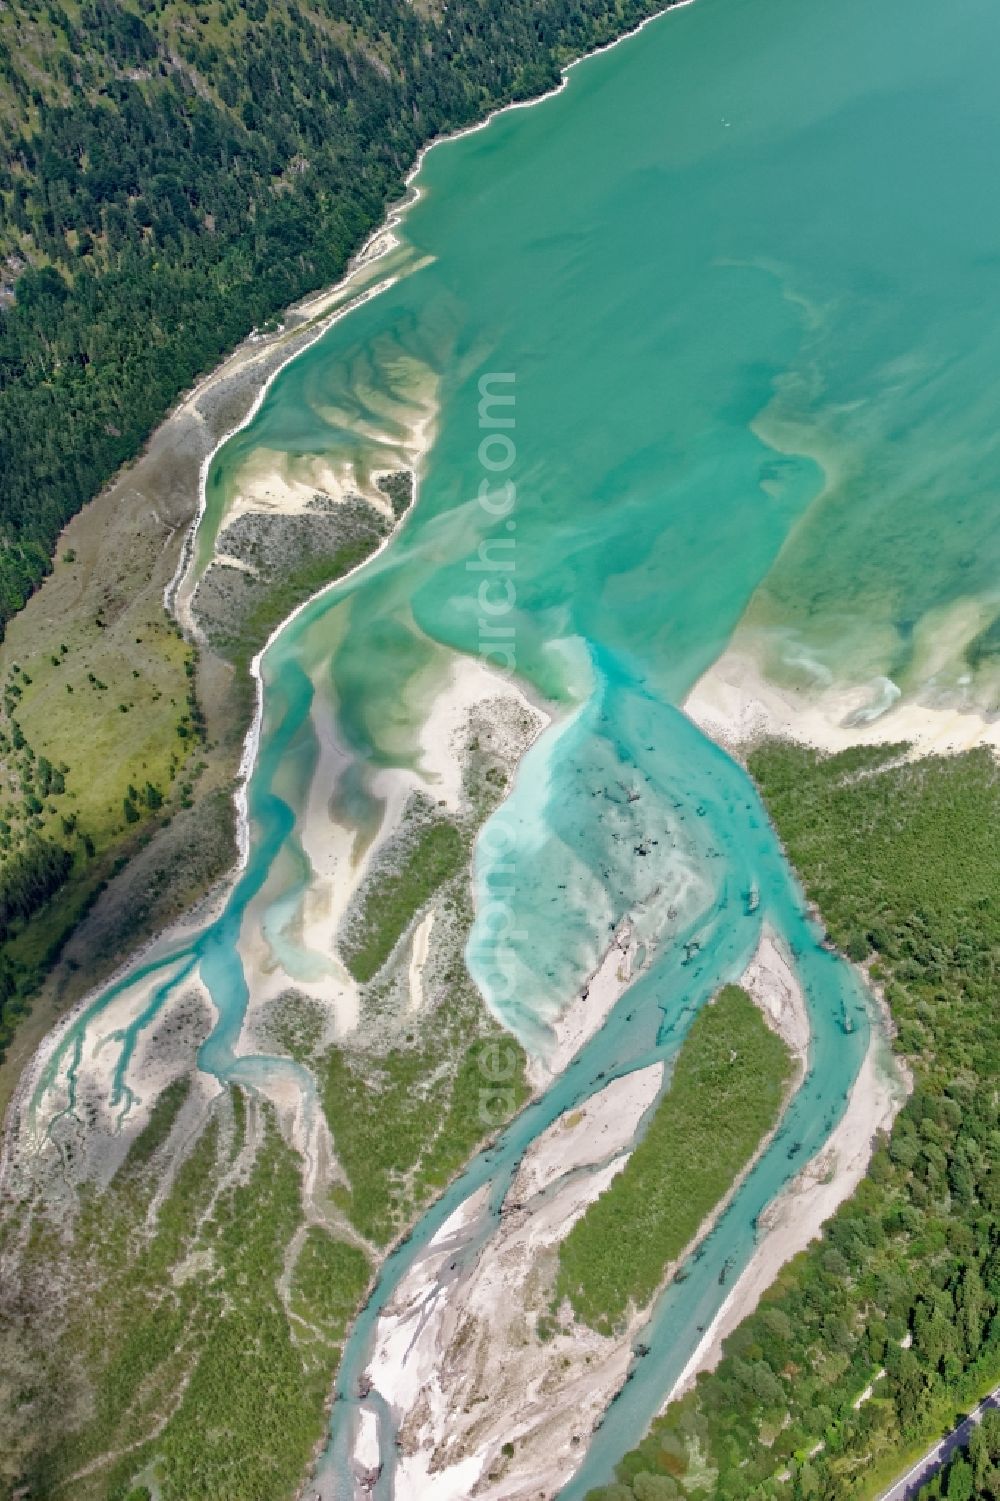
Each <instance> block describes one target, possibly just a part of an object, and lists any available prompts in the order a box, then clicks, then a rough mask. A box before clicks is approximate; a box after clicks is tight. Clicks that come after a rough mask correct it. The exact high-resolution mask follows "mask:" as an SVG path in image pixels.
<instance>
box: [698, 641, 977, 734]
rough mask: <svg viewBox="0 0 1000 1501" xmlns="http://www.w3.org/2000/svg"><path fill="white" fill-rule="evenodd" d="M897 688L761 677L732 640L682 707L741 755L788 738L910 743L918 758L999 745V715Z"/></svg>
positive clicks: (885, 682)
mask: <svg viewBox="0 0 1000 1501" xmlns="http://www.w3.org/2000/svg"><path fill="white" fill-rule="evenodd" d="M886 687H888V689H889V692H888V693H887V694H886V697H887V699H888V700H890V701H889V702H888V703H887V706H886V707H885V708H884V709H882V710H881V712H873V711H872V710H871V709H870V707H869V706H870V705H871V702H872V699H873V697H875V696H877V695H878V693H879V692H880V691H882V692H885V689H886ZM893 689H894V685H892V684H889V683H888V680H879V681H878V682H874V683H869V684H865V685H863V686H861V687H855V688H848V687H836V686H835V687H831V688H827V689H825V690H822V691H817V692H814V693H807V692H805V691H796V690H794V689H791V688H783V687H780V686H779V685H777V684H775V683H773V682H771V681H770V680H769V679H767V678H766V677H765V676H764V674H763V672H762V670H761V668H760V665H759V663H758V661H757V660H756V658H755V657H754V656H753V654H752V653H751V652H750V651H748V650H746V649H741V648H737V647H732V646H731V647H729V648H728V649H727V650H726V651H724V652H723V653H722V655H721V656H720V657H718V658H717V659H716V661H715V662H714V663H713V664H712V666H711V667H710V668H709V669H708V671H707V672H705V673H703V675H702V676H701V677H700V678H699V679H698V681H697V683H695V685H694V687H693V688H692V689H691V692H690V693H689V694H688V696H687V698H686V699H685V701H684V705H683V708H684V712H685V713H686V714H687V716H688V718H689V719H691V720H693V722H694V723H695V724H696V725H697V726H698V728H699V729H700V730H702V731H703V733H704V734H706V735H707V736H708V737H709V739H710V740H714V741H715V742H716V744H718V745H721V746H723V747H724V748H725V749H726V750H728V751H730V752H731V753H733V754H734V755H736V756H737V757H741V756H742V755H744V754H745V752H746V750H747V748H748V747H750V746H752V745H753V744H755V743H756V742H758V741H760V740H763V739H776V740H791V741H795V742H797V743H799V744H804V745H810V746H813V747H815V748H816V749H817V750H821V751H828V752H831V753H832V752H836V751H842V750H847V749H848V748H849V747H851V746H855V745H885V744H893V743H896V742H900V741H907V742H908V743H909V745H910V751H909V753H908V754H909V755H910V756H911V757H914V758H915V757H917V756H931V755H955V754H959V753H960V752H962V751H967V750H973V749H975V748H976V747H978V746H989V747H990V748H991V749H992V750H994V751H998V750H1000V716H998V717H997V718H989V717H987V716H986V715H985V714H984V713H983V712H982V711H981V710H980V709H978V708H977V707H975V706H973V705H971V704H970V705H968V706H965V707H960V706H948V705H945V704H933V703H930V704H927V703H921V702H919V701H915V700H913V699H910V698H903V697H898V698H895V699H892V692H893ZM895 692H897V693H898V690H895Z"/></svg>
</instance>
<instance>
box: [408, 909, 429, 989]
mask: <svg viewBox="0 0 1000 1501" xmlns="http://www.w3.org/2000/svg"><path fill="white" fill-rule="evenodd" d="M433 928H434V908H433V907H432V908H431V910H430V911H429V912H428V913H427V915H426V917H424V918H423V919H422V920H421V921H420V922H419V923H418V924H417V927H416V929H415V931H414V934H413V944H412V946H411V948H410V968H409V971H408V981H409V986H410V1010H411V1011H420V1010H422V1009H423V1004H424V988H423V973H424V965H425V964H426V963H427V956H428V954H429V953H430V947H431V933H432V931H433Z"/></svg>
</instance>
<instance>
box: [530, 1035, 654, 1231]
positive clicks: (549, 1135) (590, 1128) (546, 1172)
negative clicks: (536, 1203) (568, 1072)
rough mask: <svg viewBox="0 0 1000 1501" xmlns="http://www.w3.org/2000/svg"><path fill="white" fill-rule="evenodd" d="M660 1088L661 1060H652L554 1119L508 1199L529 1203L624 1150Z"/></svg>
mask: <svg viewBox="0 0 1000 1501" xmlns="http://www.w3.org/2000/svg"><path fill="white" fill-rule="evenodd" d="M662 1086H663V1064H662V1063H653V1064H651V1065H650V1066H649V1067H648V1068H641V1069H637V1070H636V1071H635V1072H634V1073H631V1074H625V1075H624V1076H623V1077H622V1078H620V1079H615V1080H613V1081H612V1082H611V1083H610V1084H609V1085H607V1086H606V1088H604V1089H602V1090H600V1091H599V1093H597V1094H595V1095H591V1097H590V1099H589V1100H585V1101H584V1103H583V1104H582V1105H581V1106H580V1107H579V1108H578V1109H577V1110H571V1111H569V1112H568V1113H567V1114H566V1115H561V1116H560V1117H559V1119H558V1120H556V1121H553V1123H552V1125H551V1126H550V1127H549V1128H548V1130H547V1131H544V1132H543V1133H542V1135H541V1136H539V1137H538V1138H537V1140H535V1141H534V1142H533V1143H532V1144H531V1147H530V1148H529V1149H528V1151H527V1152H526V1153H525V1154H524V1158H523V1160H522V1162H521V1166H520V1167H519V1168H518V1171H517V1176H516V1177H515V1179H514V1182H513V1183H512V1184H511V1189H510V1194H509V1199H510V1202H511V1203H512V1204H525V1203H527V1202H528V1200H529V1199H532V1198H534V1196H535V1195H536V1194H539V1193H541V1192H542V1190H543V1189H544V1188H548V1187H549V1186H550V1185H551V1184H553V1183H554V1182H556V1180H557V1179H559V1178H561V1177H563V1176H565V1174H566V1173H571V1172H574V1171H575V1170H576V1169H577V1168H580V1167H586V1166H589V1165H591V1164H593V1163H595V1162H600V1161H602V1160H604V1159H606V1158H608V1157H609V1156H611V1155H612V1154H613V1153H616V1152H621V1151H624V1150H625V1148H626V1147H627V1146H629V1145H630V1143H631V1141H632V1137H633V1136H634V1134H635V1129H636V1127H637V1125H638V1123H639V1121H641V1119H642V1117H643V1116H644V1115H645V1113H646V1111H647V1110H648V1109H649V1108H650V1106H651V1105H652V1104H653V1102H654V1100H655V1099H656V1096H657V1094H658V1093H659V1091H660V1089H661V1088H662Z"/></svg>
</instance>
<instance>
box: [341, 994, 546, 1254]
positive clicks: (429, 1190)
mask: <svg viewBox="0 0 1000 1501" xmlns="http://www.w3.org/2000/svg"><path fill="white" fill-rule="evenodd" d="M467 1033H468V1028H467V1027H466V1026H464V1025H463V1023H462V1021H461V1020H460V1018H459V1016H458V1015H457V1014H455V1015H454V1017H452V1018H449V1019H448V1020H446V1021H444V1023H443V1024H442V1025H441V1026H440V1027H439V1029H438V1030H437V1031H436V1034H435V1036H434V1038H433V1040H430V1041H429V1042H427V1043H426V1044H425V1045H424V1046H423V1047H419V1048H415V1049H412V1050H411V1049H407V1050H406V1051H403V1050H401V1049H399V1050H395V1051H393V1052H392V1053H390V1054H389V1055H388V1056H387V1057H386V1058H384V1059H381V1060H379V1061H378V1062H377V1063H375V1062H373V1061H372V1060H364V1061H361V1060H357V1059H352V1058H351V1057H350V1056H349V1055H348V1054H347V1053H345V1052H344V1051H342V1050H341V1049H339V1048H334V1049H333V1050H332V1051H331V1052H330V1054H329V1055H328V1056H327V1059H326V1062H325V1077H324V1085H323V1105H324V1109H325V1111H326V1115H327V1119H328V1121H329V1123H330V1128H331V1130H332V1132H333V1139H334V1144H335V1146H336V1150H337V1155H338V1157H339V1158H340V1161H341V1162H342V1163H343V1165H344V1168H345V1170H346V1172H347V1175H348V1177H349V1179H350V1181H351V1188H350V1191H349V1192H348V1193H346V1195H345V1197H344V1207H345V1208H346V1210H347V1212H348V1214H349V1215H350V1218H351V1221H352V1223H353V1224H355V1225H356V1226H357V1228H358V1229H359V1230H360V1231H361V1232H362V1233H363V1234H364V1235H366V1236H368V1237H369V1238H370V1239H371V1240H373V1241H375V1242H376V1243H378V1244H381V1245H385V1244H386V1243H387V1242H388V1241H390V1240H391V1239H392V1238H393V1236H394V1235H396V1234H398V1233H399V1231H400V1230H402V1229H403V1228H404V1227H405V1225H406V1224H407V1223H408V1222H409V1221H410V1220H411V1219H412V1218H413V1217H414V1215H415V1214H416V1213H417V1212H418V1211H419V1209H420V1208H421V1207H422V1206H423V1205H424V1204H426V1203H428V1202H429V1200H430V1199H431V1198H432V1197H433V1196H434V1194H435V1193H437V1192H439V1191H440V1190H441V1189H442V1188H443V1187H444V1186H445V1184H446V1183H447V1182H448V1181H449V1179H450V1178H451V1177H452V1176H453V1175H454V1174H455V1173H456V1172H457V1171H458V1169H459V1168H460V1167H461V1166H462V1164H463V1162H464V1161H465V1160H466V1158H467V1157H468V1156H469V1155H470V1153H471V1152H472V1151H473V1149H474V1148H475V1146H476V1145H477V1143H478V1142H479V1141H481V1140H482V1138H483V1137H484V1136H486V1135H488V1134H489V1132H490V1130H491V1129H493V1128H494V1127H495V1125H496V1124H497V1118H496V1117H495V1116H494V1114H493V1112H494V1110H495V1109H496V1108H497V1106H496V1103H495V1102H496V1100H497V1098H498V1095H497V1090H496V1088H495V1087H493V1086H492V1084H491V1080H492V1077H493V1075H494V1074H495V1072H496V1069H495V1060H496V1055H497V1050H498V1048H499V1050H500V1053H501V1055H502V1057H501V1064H502V1065H505V1066H506V1068H507V1069H509V1078H507V1079H506V1080H505V1083H504V1094H505V1099H504V1102H503V1103H504V1106H505V1110H504V1114H505V1116H509V1115H512V1114H513V1113H514V1111H515V1110H516V1109H517V1108H518V1107H519V1106H520V1105H522V1104H523V1103H524V1101H525V1100H526V1099H527V1096H528V1087H527V1084H526V1083H525V1079H524V1065H525V1058H524V1054H523V1052H522V1050H521V1048H520V1047H519V1046H518V1045H517V1044H516V1043H514V1042H513V1041H511V1040H510V1039H509V1038H506V1037H505V1038H503V1040H502V1041H501V1040H500V1037H499V1034H496V1035H493V1034H490V1035H484V1036H480V1037H475V1038H474V1039H470V1038H468V1036H467Z"/></svg>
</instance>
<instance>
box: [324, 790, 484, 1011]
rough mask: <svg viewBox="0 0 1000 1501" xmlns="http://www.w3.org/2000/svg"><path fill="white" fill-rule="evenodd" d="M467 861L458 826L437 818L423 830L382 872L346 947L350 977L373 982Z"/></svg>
mask: <svg viewBox="0 0 1000 1501" xmlns="http://www.w3.org/2000/svg"><path fill="white" fill-rule="evenodd" d="M467 859H468V843H467V840H466V838H465V836H464V835H463V834H462V833H461V832H460V830H458V829H457V828H456V827H455V825H454V824H451V823H447V822H446V821H445V820H443V819H438V820H436V821H434V822H433V823H428V824H425V825H424V826H423V827H422V828H420V829H418V830H417V832H416V833H415V834H414V835H413V837H412V839H411V840H409V841H408V842H407V843H406V844H405V845H404V847H403V849H402V851H401V852H400V853H399V854H398V856H397V860H398V864H397V866H396V868H395V869H392V870H386V871H381V870H380V871H379V872H377V874H376V875H375V876H374V877H373V878H372V879H371V880H370V881H369V883H368V885H367V886H366V889H365V891H364V893H363V904H362V907H361V911H360V913H359V914H358V916H357V918H356V920H355V922H354V923H353V924H352V925H351V928H350V930H349V932H348V934H347V936H346V938H345V940H344V942H343V943H342V944H341V953H342V954H343V957H344V962H345V963H346V965H347V967H348V969H349V970H350V972H351V974H352V975H353V976H354V978H355V979H356V980H360V981H362V982H364V981H367V980H371V979H373V978H374V976H375V975H377V974H378V972H379V970H380V969H381V968H382V965H383V964H384V963H385V961H386V960H387V959H388V957H389V955H390V954H391V953H392V951H393V949H394V948H395V946H396V944H397V943H398V942H399V939H400V938H401V937H402V935H403V933H404V932H405V931H406V928H407V926H408V924H409V923H410V921H411V920H412V918H413V917H414V916H415V914H416V913H417V912H419V910H420V908H421V907H422V906H423V905H424V903H425V902H426V901H428V900H429V899H430V897H432V896H433V895H434V893H435V891H437V890H438V888H439V887H440V886H443V885H444V883H445V881H448V880H450V879H451V878H452V876H456V875H458V873H459V871H460V870H461V869H462V867H463V865H464V864H465V862H466V860H467Z"/></svg>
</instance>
